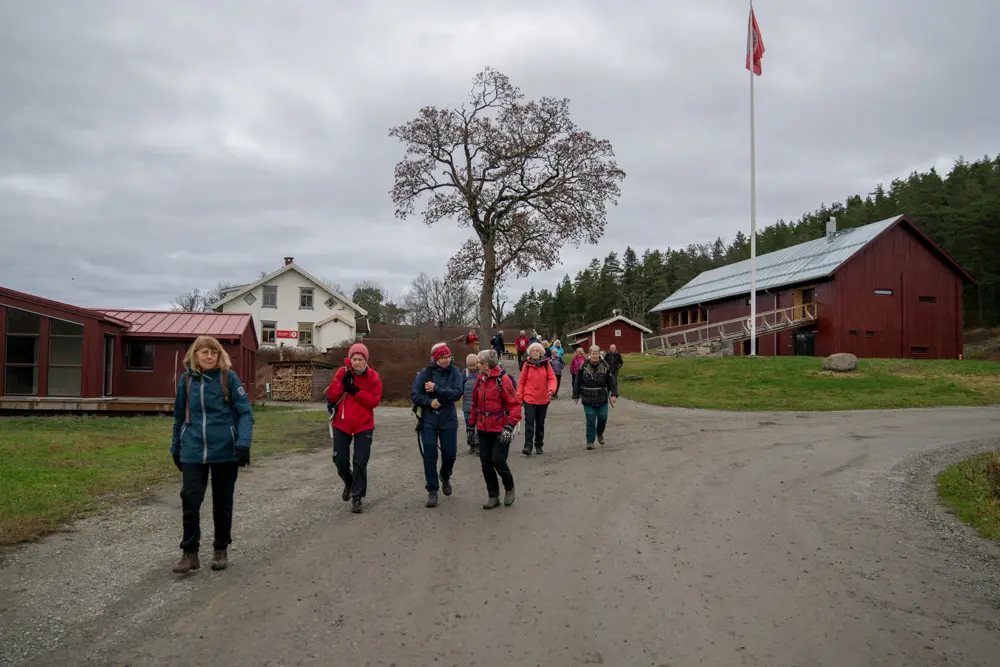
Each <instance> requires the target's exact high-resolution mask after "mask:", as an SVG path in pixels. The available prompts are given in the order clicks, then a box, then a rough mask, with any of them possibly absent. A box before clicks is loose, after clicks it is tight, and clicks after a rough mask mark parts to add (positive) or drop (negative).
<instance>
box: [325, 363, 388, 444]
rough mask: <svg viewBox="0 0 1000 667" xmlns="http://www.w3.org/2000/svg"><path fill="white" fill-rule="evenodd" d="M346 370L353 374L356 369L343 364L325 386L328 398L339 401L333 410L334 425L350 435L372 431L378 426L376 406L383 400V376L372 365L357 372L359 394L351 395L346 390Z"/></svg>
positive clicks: (355, 377) (355, 384)
mask: <svg viewBox="0 0 1000 667" xmlns="http://www.w3.org/2000/svg"><path fill="white" fill-rule="evenodd" d="M345 372H351V373H354V370H353V369H349V368H348V367H347V366H341V367H340V368H338V369H337V372H336V373H334V375H333V380H332V381H331V382H330V386H329V387H327V388H326V398H327V400H328V401H331V402H333V403H337V401H340V403H338V404H337V405H336V406H335V407H334V410H333V427H334V428H336V429H339V430H341V431H343V432H344V433H349V434H351V435H355V434H357V433H361V432H362V431H370V430H371V429H373V428H375V407H376V406H377V405H378V404H379V402H380V401H381V400H382V378H380V377H379V374H378V373H376V372H375V369H374V368H372V367H371V366H369V367H368V368H367V369H365V372H364V373H362V374H360V375H358V374H357V373H354V386H355V387H357V388H358V393H356V394H354V395H353V396H352V395H351V394H348V393H347V392H345V391H344V385H343V379H344V373H345Z"/></svg>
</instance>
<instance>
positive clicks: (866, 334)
mask: <svg viewBox="0 0 1000 667" xmlns="http://www.w3.org/2000/svg"><path fill="white" fill-rule="evenodd" d="M874 337H875V332H874V331H866V332H865V338H874Z"/></svg>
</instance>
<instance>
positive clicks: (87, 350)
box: [0, 287, 257, 411]
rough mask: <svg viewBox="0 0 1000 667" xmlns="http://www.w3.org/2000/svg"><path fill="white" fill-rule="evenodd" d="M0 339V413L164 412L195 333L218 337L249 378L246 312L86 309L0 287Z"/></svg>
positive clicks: (250, 336)
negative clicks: (0, 371) (39, 411)
mask: <svg viewBox="0 0 1000 667" xmlns="http://www.w3.org/2000/svg"><path fill="white" fill-rule="evenodd" d="M0 333H2V335H0V360H2V362H3V368H2V371H3V372H2V373H0V410H4V409H6V410H80V411H84V410H112V411H118V410H121V411H130V410H141V411H147V410H163V409H172V404H173V397H174V395H175V393H176V386H177V381H178V378H179V377H180V373H181V372H183V369H182V368H181V364H182V360H183V357H184V353H185V352H186V351H187V348H188V346H190V344H191V343H192V342H193V341H194V339H195V338H196V337H197V336H199V335H202V334H207V335H211V336H215V337H216V338H218V339H219V341H220V342H221V343H222V344H223V346H224V347H225V348H226V351H227V352H228V353H229V355H230V357H231V358H232V361H233V370H235V371H236V373H237V374H238V375H239V377H240V379H241V381H243V383H244V384H251V385H252V383H253V382H254V377H255V372H256V369H255V356H256V350H257V338H256V332H255V330H254V326H253V321H252V319H251V317H250V315H248V314H247V315H242V314H228V313H227V314H223V313H179V312H153V311H110V310H94V309H89V308H80V307H77V306H72V305H69V304H65V303H60V302H57V301H51V300H49V299H44V298H42V297H38V296H34V295H31V294H25V293H23V292H17V291H14V290H10V289H6V288H3V287H0ZM249 393H250V396H251V398H252V397H253V395H254V393H255V392H249Z"/></svg>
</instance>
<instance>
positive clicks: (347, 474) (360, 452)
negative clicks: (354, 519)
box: [326, 343, 382, 514]
mask: <svg viewBox="0 0 1000 667" xmlns="http://www.w3.org/2000/svg"><path fill="white" fill-rule="evenodd" d="M326 400H327V401H328V405H329V404H332V405H333V411H332V414H331V418H330V433H331V435H332V437H333V463H334V465H335V466H337V474H338V475H340V479H341V480H343V482H344V491H343V492H342V493H341V494H340V499H341V500H343V501H344V502H347V501H348V500H350V501H351V512H353V513H354V514H359V513H360V512H361V501H362V499H363V498H364V497H365V495H366V494H367V492H368V459H369V458H370V457H371V454H372V438H373V437H374V435H375V408H376V407H378V404H379V403H380V402H381V400H382V378H381V377H380V376H379V374H378V373H377V372H376V371H375V369H374V368H372V367H371V366H369V365H368V348H367V347H365V346H364V345H363V344H361V343H355V344H354V345H351V347H350V349H349V350H348V351H347V358H346V359H344V365H343V366H341V367H340V368H338V369H337V372H336V373H335V374H334V376H333V380H331V381H330V386H329V387H327V388H326ZM351 440H353V441H354V457H353V459H352V457H351ZM352 463H353V469H352V467H351V465H352Z"/></svg>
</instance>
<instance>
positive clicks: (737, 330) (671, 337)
mask: <svg viewBox="0 0 1000 667" xmlns="http://www.w3.org/2000/svg"><path fill="white" fill-rule="evenodd" d="M756 320H757V335H758V336H763V335H764V334H768V333H774V332H775V331H781V330H783V329H791V328H793V327H798V326H802V325H803V324H806V323H807V322H814V321H816V304H815V303H804V304H802V305H799V306H789V307H787V308H778V309H777V310H769V311H766V312H763V313H757V318H756ZM749 338H750V317H749V316H745V317H737V318H735V319H732V320H724V321H722V322H710V323H708V324H700V325H698V326H696V327H691V328H690V329H685V330H683V331H675V332H672V333H668V334H662V335H660V336H651V337H649V338H646V339H645V340H644V341H643V346H644V349H645V351H646V352H655V351H657V350H667V349H671V348H677V347H690V346H693V345H705V344H708V343H715V342H720V343H735V342H737V341H741V340H747V339H749Z"/></svg>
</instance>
